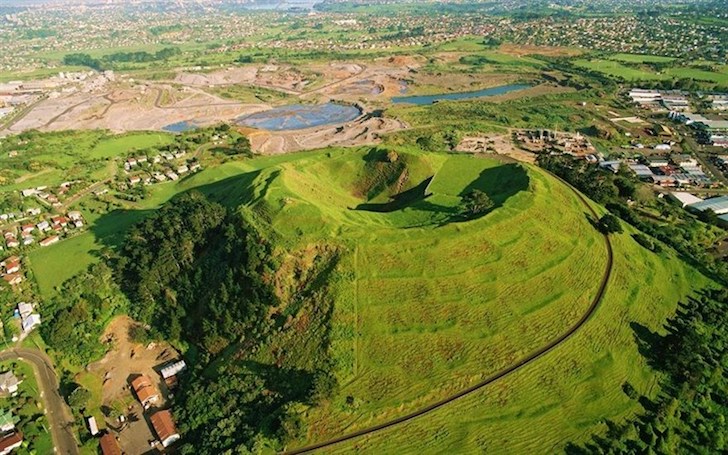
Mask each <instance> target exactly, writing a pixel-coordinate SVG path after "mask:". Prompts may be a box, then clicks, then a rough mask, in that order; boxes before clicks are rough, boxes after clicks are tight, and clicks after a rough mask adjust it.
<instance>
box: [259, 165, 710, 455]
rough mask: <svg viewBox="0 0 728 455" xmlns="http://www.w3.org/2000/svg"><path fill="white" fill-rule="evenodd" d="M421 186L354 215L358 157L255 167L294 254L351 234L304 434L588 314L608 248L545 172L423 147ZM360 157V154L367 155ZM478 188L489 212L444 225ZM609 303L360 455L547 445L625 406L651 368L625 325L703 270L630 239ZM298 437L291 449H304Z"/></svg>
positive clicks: (318, 436)
mask: <svg viewBox="0 0 728 455" xmlns="http://www.w3.org/2000/svg"><path fill="white" fill-rule="evenodd" d="M417 160H421V161H424V162H426V166H424V165H423V167H425V168H427V169H432V171H433V175H434V179H433V181H432V183H431V184H430V185H429V189H428V190H429V192H431V193H432V196H431V197H428V198H426V199H423V200H417V201H415V202H414V203H412V204H411V205H409V206H407V207H406V208H403V209H401V210H397V211H394V212H390V213H372V212H368V211H359V210H352V208H354V207H356V206H357V203H359V202H360V199H359V198H357V196H355V194H354V193H352V191H351V186H352V182H354V183H356V179H355V177H353V176H355V175H357V174H356V172H351V171H352V170H354V169H356V168H359V166H361V161H366V156H364V155H362V154H352V153H351V152H338V153H337V152H329V153H328V154H327V155H325V156H321V155H318V156H313V157H306V158H302V159H300V160H295V161H292V162H288V163H285V164H281V165H279V166H275V167H274V168H269V169H264V170H262V171H261V172H262V174H261V175H260V176H259V177H258V178H256V179H255V180H254V182H253V184H252V187H253V188H255V192H256V194H257V195H258V197H257V198H256V199H255V200H254V201H252V202H250V203H248V204H246V205H247V207H248V208H249V209H251V211H252V213H258V214H260V215H262V217H263V218H265V219H266V220H267V222H270V226H271V227H272V228H273V229H274V231H275V232H277V233H278V234H279V236H280V237H281V238H282V239H284V243H285V244H286V245H287V248H290V249H292V250H296V249H297V248H303V247H308V248H310V246H311V245H312V244H316V243H325V244H330V243H334V244H337V245H343V248H342V249H343V251H344V252H345V253H344V254H343V256H342V258H341V259H340V264H339V267H338V270H337V272H336V274H335V279H334V280H333V281H334V282H335V292H334V294H335V297H334V299H335V302H336V306H335V313H334V316H333V321H334V325H333V330H332V333H333V334H334V336H333V338H332V350H333V356H334V360H335V361H336V365H337V373H338V376H339V382H340V384H341V387H340V389H339V390H338V392H337V394H336V395H335V396H334V397H333V398H332V399H331V400H330V401H328V402H326V403H323V404H322V405H320V406H318V407H315V408H312V409H310V410H308V411H307V415H306V422H307V423H308V429H309V431H308V434H307V436H306V437H304V438H302V439H301V440H300V441H299V443H300V444H301V445H302V444H305V443H311V442H316V441H320V440H323V439H327V438H328V437H333V436H335V435H338V434H341V433H342V432H348V431H354V430H356V429H358V428H363V427H366V426H369V425H372V424H376V423H379V422H382V421H385V420H387V419H390V418H393V417H396V416H399V415H402V414H403V413H406V412H407V411H411V410H414V409H416V408H418V407H421V406H423V405H425V404H428V403H430V402H432V401H435V400H437V399H440V398H443V397H444V396H447V395H448V394H450V393H452V392H455V391H457V390H459V389H462V388H464V387H466V386H468V385H470V384H472V383H474V382H476V381H477V380H478V379H482V378H483V377H485V376H487V375H488V373H492V372H494V371H496V370H498V369H499V368H501V367H503V366H505V365H508V364H509V363H512V362H513V361H515V360H516V359H518V358H520V357H522V356H524V355H526V354H527V353H528V352H530V351H531V350H533V349H535V348H536V347H538V346H540V345H542V344H544V343H546V342H547V341H549V340H551V339H553V338H555V337H556V336H557V335H558V334H560V333H562V332H564V331H565V330H566V329H567V328H568V327H569V326H570V325H571V324H573V323H574V322H575V321H576V320H577V319H578V318H579V316H581V314H583V312H584V311H585V310H586V308H587V306H588V304H589V301H590V299H591V298H592V297H593V296H594V294H595V292H596V289H597V286H598V281H599V279H600V278H601V275H602V273H603V270H604V267H605V264H606V254H605V248H604V245H603V242H602V240H601V237H600V236H599V234H598V233H597V232H596V231H595V230H594V228H593V227H592V226H591V224H590V222H589V220H588V219H587V215H586V208H585V207H584V206H583V205H582V204H581V202H580V201H579V200H578V199H577V198H576V196H575V195H574V193H573V192H572V191H571V190H570V189H568V188H567V187H565V186H564V185H563V184H562V183H561V182H559V181H557V180H555V179H554V178H552V177H550V176H548V175H546V174H545V173H544V172H543V171H541V170H539V169H537V168H532V167H522V166H520V165H513V164H508V165H505V164H503V163H499V162H496V161H491V160H486V159H480V158H473V157H469V156H454V155H444V154H429V155H422V156H418V157H417ZM364 166H366V165H364ZM473 188H478V189H481V190H484V191H486V192H487V193H488V194H489V195H490V196H491V197H492V198H493V200H494V201H495V202H496V206H497V209H496V210H495V211H494V212H492V213H490V214H488V215H487V216H485V217H484V218H482V219H479V220H476V221H470V222H464V223H461V222H451V221H452V217H453V216H454V215H455V213H456V211H457V205H458V203H459V201H460V197H461V196H462V195H463V194H464V193H465V192H466V191H467V190H468V189H473ZM615 250H616V255H617V261H616V265H615V271H614V275H613V278H612V281H611V283H610V287H609V290H608V293H607V297H606V298H605V301H604V304H603V305H602V307H601V308H600V310H599V312H598V313H597V316H596V317H595V318H594V319H593V320H592V321H590V322H589V324H588V326H587V327H586V328H585V329H584V330H583V331H581V332H580V333H579V334H578V335H577V336H576V337H575V338H574V339H572V340H570V341H569V342H567V343H566V345H564V346H563V347H560V348H558V349H557V350H556V351H554V352H552V353H550V354H549V355H548V356H546V357H545V358H543V359H541V360H539V361H538V362H537V363H536V364H535V365H533V366H530V367H528V368H526V369H524V370H523V371H520V372H518V373H516V374H514V375H512V376H511V377H509V378H506V379H504V380H503V381H501V382H500V383H498V384H496V385H494V386H493V387H489V388H487V389H485V390H483V391H482V392H479V393H477V394H475V395H473V396H470V397H468V398H466V399H464V400H462V401H461V402H459V403H455V404H452V405H448V406H446V407H445V408H443V409H441V410H439V411H437V412H436V413H434V414H432V415H431V416H429V415H428V416H426V417H422V418H419V419H417V420H415V421H414V422H412V423H409V424H407V425H406V426H405V427H404V428H403V429H402V430H392V431H387V432H384V433H382V434H381V435H377V436H373V437H368V438H363V439H361V440H357V441H355V442H354V443H351V444H345V445H342V446H341V447H340V448H337V449H336V450H341V451H348V450H351V449H352V448H353V447H360V448H363V449H366V450H365V451H366V452H370V453H388V452H391V451H395V450H396V451H397V452H398V453H402V452H407V453H414V452H426V453H442V452H443V451H449V450H456V451H463V452H471V451H476V450H480V449H483V448H487V449H488V450H493V451H496V452H510V451H511V450H513V449H514V448H516V449H517V450H518V451H519V452H520V451H526V452H528V451H536V452H538V451H542V450H546V451H548V450H554V449H558V448H560V447H562V445H563V444H565V443H566V442H567V441H572V440H578V439H579V438H580V437H581V435H582V434H584V433H585V431H584V430H585V429H586V428H593V427H594V426H596V425H598V423H599V422H600V421H601V420H602V419H603V418H616V417H619V416H624V415H627V414H629V413H631V412H632V411H633V410H634V402H632V401H630V400H629V399H628V398H627V397H626V396H625V395H623V394H622V393H621V392H620V387H621V385H622V383H623V382H625V381H629V382H630V383H632V384H633V385H634V386H635V387H636V388H637V389H638V390H640V391H641V392H643V393H646V394H649V393H650V392H651V390H650V388H651V386H652V382H651V381H652V379H651V378H652V375H651V373H650V372H649V370H648V369H647V367H646V365H645V364H644V362H643V361H642V359H641V357H640V356H639V354H638V352H637V348H636V345H635V344H634V342H633V331H632V329H631V328H630V323H632V322H636V323H639V324H643V325H646V326H648V327H651V328H655V329H656V328H659V324H660V322H661V321H662V320H663V319H664V317H666V316H667V315H668V314H669V313H671V312H672V311H673V310H674V308H675V304H676V302H677V300H678V298H680V297H681V296H683V295H685V294H686V293H688V292H689V290H690V289H691V288H694V287H695V286H696V285H697V286H699V285H701V284H704V283H705V281H704V279H703V278H702V277H700V276H699V275H698V274H697V273H695V272H693V271H692V270H690V269H688V268H687V267H685V266H684V265H683V264H682V263H681V262H679V261H677V260H676V259H674V258H669V257H658V256H655V255H653V254H652V253H649V252H647V251H646V250H644V249H642V248H641V247H639V246H638V245H637V244H636V243H634V242H633V241H632V240H631V238H630V237H629V236H628V235H627V234H623V235H621V236H618V237H616V239H615ZM296 445H298V444H292V446H296Z"/></svg>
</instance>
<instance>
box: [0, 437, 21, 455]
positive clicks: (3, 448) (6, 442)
mask: <svg viewBox="0 0 728 455" xmlns="http://www.w3.org/2000/svg"><path fill="white" fill-rule="evenodd" d="M21 444H23V435H22V433H18V432H13V433H10V434H9V435H7V436H4V437H3V438H2V439H0V455H7V454H8V453H10V452H12V451H13V449H17V448H18V447H20V445H21Z"/></svg>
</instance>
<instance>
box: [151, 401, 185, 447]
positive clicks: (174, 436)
mask: <svg viewBox="0 0 728 455" xmlns="http://www.w3.org/2000/svg"><path fill="white" fill-rule="evenodd" d="M149 420H150V421H151V422H152V427H153V428H154V432H155V433H156V434H157V437H159V441H160V442H161V443H162V445H163V446H164V447H169V446H171V445H172V444H174V443H175V441H177V440H179V438H180V435H179V433H178V432H177V427H175V425H174V419H172V413H171V412H170V411H169V410H164V411H158V412H155V413H154V414H152V416H151V417H150V418H149Z"/></svg>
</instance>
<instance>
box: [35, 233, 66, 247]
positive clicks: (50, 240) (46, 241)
mask: <svg viewBox="0 0 728 455" xmlns="http://www.w3.org/2000/svg"><path fill="white" fill-rule="evenodd" d="M60 240H61V239H60V237H58V236H57V235H52V236H50V237H48V238H45V239H43V240H41V241H40V242H39V243H40V246H50V245H53V244H54V243H58V241H60Z"/></svg>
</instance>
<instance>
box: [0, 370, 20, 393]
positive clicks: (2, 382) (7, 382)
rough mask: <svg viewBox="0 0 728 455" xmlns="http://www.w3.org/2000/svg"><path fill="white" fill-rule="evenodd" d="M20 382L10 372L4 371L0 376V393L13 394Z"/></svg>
mask: <svg viewBox="0 0 728 455" xmlns="http://www.w3.org/2000/svg"><path fill="white" fill-rule="evenodd" d="M20 382H21V381H19V380H18V378H17V377H16V376H15V375H14V374H13V372H12V371H6V372H5V373H2V374H0V391H1V392H4V393H15V392H17V391H18V385H19V384H20Z"/></svg>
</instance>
